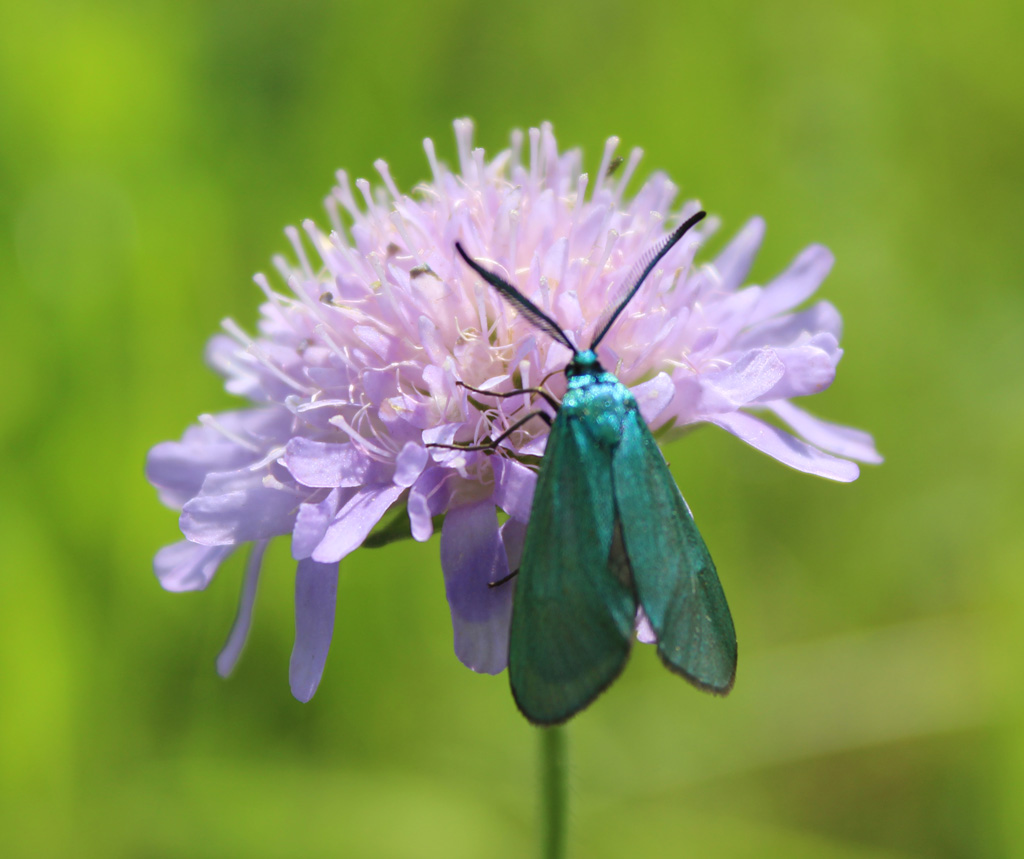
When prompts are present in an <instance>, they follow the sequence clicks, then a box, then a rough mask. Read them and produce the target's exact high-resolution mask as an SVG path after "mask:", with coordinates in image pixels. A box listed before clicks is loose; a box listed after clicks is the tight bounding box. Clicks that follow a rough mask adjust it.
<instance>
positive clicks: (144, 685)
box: [0, 0, 1024, 857]
mask: <svg viewBox="0 0 1024 859" xmlns="http://www.w3.org/2000/svg"><path fill="white" fill-rule="evenodd" d="M1021 21H1022V17H1021V13H1020V8H1019V3H1015V2H1008V0H1007V2H998V0H989V2H981V3H971V4H968V3H966V2H964V3H953V2H930V3H926V2H908V3H899V4H892V3H886V2H855V3H846V4H820V3H814V2H792V0H780V2H774V3H763V4H761V3H758V4H754V3H742V2H718V3H699V4H698V3H682V4H681V3H678V2H638V3H633V4H626V3H622V2H606V0H597V2H588V3H558V2H550V1H549V2H538V0H529V2H519V3H517V4H514V5H513V4H481V3H473V2H468V0H439V2H431V3H421V2H391V3H379V2H378V3H369V2H359V3H345V2H334V3H327V2H300V3H287V2H283V0H281V2H258V1H257V2H249V3H246V4H241V3H212V2H211V3H203V2H171V0H158V2H141V3H140V2H103V0H93V2H82V3H75V2H46V0H39V2H35V3H33V4H21V3H15V2H11V0H8V2H6V3H3V4H2V6H0V263H2V265H0V272H2V277H0V289H2V299H3V303H2V311H0V367H2V368H3V377H4V378H3V384H2V391H3V402H4V405H3V408H2V417H0V445H2V448H0V449H2V453H3V462H2V485H0V553H2V556H3V562H2V563H3V573H2V577H0V791H2V796H0V854H2V855H4V856H62V855H67V856H71V855H74V856H129V857H134V856H145V857H176V856H182V857H185V856H188V857H193V856H230V855H239V856H249V857H264V856H267V857H270V856H299V855H301V856H328V855H336V856H353V857H364V856H365V857H406V856H444V857H481V856H487V857H522V856H530V855H534V838H535V831H534V829H535V795H536V790H535V743H536V737H535V735H534V734H535V732H534V730H533V729H531V728H530V727H529V726H528V725H527V724H526V722H525V721H524V720H523V719H522V718H521V717H520V716H519V714H518V713H517V711H516V710H515V707H514V706H513V704H512V701H511V699H510V696H509V694H508V690H507V683H506V678H505V677H504V676H501V677H496V678H493V677H483V676H476V675H473V674H472V673H471V672H469V671H467V670H466V669H464V668H463V667H461V665H460V664H459V663H458V662H457V661H456V659H455V657H454V655H453V654H452V649H451V628H450V621H449V617H448V611H447V606H446V603H445V599H444V589H443V586H442V581H441V573H440V567H439V563H438V547H437V539H436V537H435V539H434V540H433V541H432V542H431V543H429V544H426V545H419V544H412V543H409V544H401V545H399V546H392V547H389V548H387V549H383V550H378V551H370V550H365V551H362V552H359V553H357V554H356V555H354V556H353V557H351V558H350V559H349V560H347V561H346V562H345V563H344V564H343V567H342V580H341V585H340V590H339V602H338V622H337V628H336V633H335V640H334V645H333V649H332V652H331V655H330V658H329V660H328V664H327V670H326V673H325V676H324V681H323V684H322V686H321V688H320V691H319V693H318V694H317V696H316V698H315V699H314V700H313V702H312V703H310V704H308V705H301V704H299V703H297V702H296V701H294V700H293V699H292V698H291V696H290V694H289V691H288V683H287V665H288V657H289V652H290V649H291V639H292V632H293V631H292V624H293V616H292V581H291V580H292V576H293V569H294V565H293V563H292V562H291V561H290V560H289V559H288V548H287V541H279V542H278V543H277V544H276V545H275V546H274V548H273V550H272V551H271V553H270V554H269V556H268V561H267V566H266V569H267V573H266V574H265V576H264V578H263V582H262V585H263V588H262V591H261V593H260V597H259V600H258V603H257V607H256V620H255V624H254V630H253V634H252V636H251V639H250V643H249V648H248V651H247V653H246V655H245V657H244V658H243V660H242V662H241V664H240V666H239V669H238V670H237V672H236V674H235V676H234V677H233V678H232V679H231V680H230V681H227V682H224V681H222V680H220V679H219V678H218V677H217V676H216V675H215V673H214V665H213V662H214V658H215V656H216V653H217V651H218V650H219V648H220V646H221V644H222V642H223V640H224V637H225V636H226V634H227V631H228V628H229V626H230V623H231V620H232V617H233V615H234V610H235V603H236V598H237V593H238V588H239V580H240V572H241V569H240V566H241V565H240V561H239V559H234V560H232V561H231V562H230V563H229V564H228V565H227V566H226V567H225V568H224V569H223V570H222V571H221V573H220V574H219V575H218V576H217V578H216V580H215V581H214V583H213V584H212V586H211V587H210V588H209V590H208V591H206V592H204V593H200V594H185V595H170V594H167V593H164V592H163V591H161V589H160V588H159V586H158V585H157V582H156V580H155V579H154V578H153V576H152V573H151V571H150V570H151V567H150V564H151V558H152V555H153V553H154V552H155V550H156V549H157V548H159V547H160V546H162V545H164V544H166V543H169V542H171V541H173V540H175V539H177V537H176V535H177V527H176V525H177V523H176V516H175V515H174V514H173V513H171V512H170V511H168V510H166V509H165V508H163V507H161V505H160V504H159V503H158V501H157V499H156V496H155V493H154V492H153V490H152V489H151V488H150V487H149V486H148V485H147V484H146V482H145V480H144V479H143V475H142V465H143V460H144V456H145V453H146V450H147V449H148V448H149V447H150V446H151V445H153V444H155V443H156V442H158V441H161V440H164V439H169V438H177V437H179V435H180V433H181V432H182V430H183V429H184V427H185V426H186V424H188V423H191V422H193V421H194V419H195V417H196V415H198V414H199V413H202V412H207V411H216V410H219V409H224V408H229V407H232V405H233V402H232V400H231V398H229V397H228V396H227V395H226V394H225V393H223V391H222V389H221V383H220V380H219V379H218V377H216V376H215V375H214V374H213V373H212V372H211V371H209V370H208V369H206V368H205V367H204V365H203V363H202V350H203V346H204V343H205V341H206V339H207V337H208V336H209V335H210V334H211V333H213V332H214V331H215V330H216V329H217V327H218V325H219V322H220V320H221V319H222V318H223V317H225V316H229V315H230V316H233V317H234V318H236V319H237V320H239V321H240V322H241V323H242V324H243V325H244V326H247V327H251V326H252V323H253V322H254V320H255V318H256V307H257V304H258V301H259V293H258V291H257V289H256V288H255V286H254V285H253V284H252V282H251V280H250V276H251V274H252V273H253V272H255V271H257V270H265V271H269V270H270V262H269V260H270V256H271V255H272V254H273V253H277V252H287V244H286V241H285V239H284V236H283V235H282V232H281V231H282V228H283V227H284V226H285V225H286V224H297V223H300V222H301V220H302V219H303V218H306V217H313V218H315V219H317V220H318V221H319V222H320V223H326V218H325V217H324V216H323V214H322V208H321V200H322V198H323V197H324V196H325V195H326V193H327V192H328V190H329V188H330V186H331V184H332V182H333V171H334V170H335V169H336V168H338V167H345V168H347V169H348V170H349V171H350V172H351V173H352V174H355V175H358V176H369V177H372V176H373V175H374V171H373V168H372V163H373V160H374V159H375V158H379V157H382V158H385V159H387V161H388V162H389V164H390V165H391V169H392V172H393V174H394V175H395V177H396V179H397V181H398V182H399V184H400V186H401V187H402V188H404V189H410V188H411V187H412V186H413V184H414V183H416V182H418V181H419V180H421V179H424V178H426V177H427V176H428V168H427V164H426V160H425V157H424V155H423V151H422V147H421V140H422V138H423V137H425V136H430V137H432V138H433V139H434V140H435V142H436V143H437V145H438V148H439V151H440V153H441V154H442V156H443V157H444V159H445V160H446V161H448V163H449V164H451V163H452V162H453V160H454V142H453V137H452V132H451V120H452V119H454V118H455V117H459V116H471V117H473V118H474V119H475V120H476V122H477V140H478V142H479V143H480V144H481V145H483V146H485V147H486V148H487V149H488V151H489V152H491V153H493V152H496V151H497V150H498V149H500V148H502V147H503V146H504V145H505V143H506V141H507V139H508V133H509V131H510V130H511V129H512V128H513V127H523V128H525V127H528V126H529V125H535V124H537V123H538V122H540V121H542V120H551V121H552V122H553V123H554V125H555V131H556V134H557V136H558V140H559V143H560V144H561V145H562V146H563V147H569V146H576V145H578V146H582V147H583V149H584V151H585V153H586V158H587V165H588V167H589V169H590V170H591V171H593V170H595V169H596V166H597V162H598V160H599V158H600V152H601V146H602V144H603V141H604V139H605V138H606V137H607V136H609V135H611V134H617V135H619V136H621V137H622V139H623V149H624V150H625V151H628V148H629V147H631V146H634V145H640V146H643V147H644V148H645V150H646V153H647V155H646V157H645V160H644V162H643V165H642V169H641V174H645V173H647V172H650V171H651V170H653V169H658V168H660V169H665V170H667V171H668V172H669V173H670V175H671V176H672V178H673V179H674V180H675V181H676V183H678V184H679V185H681V187H682V189H683V194H684V195H685V196H687V197H699V198H700V199H701V200H702V202H703V203H704V204H705V206H706V207H707V208H708V209H709V210H710V211H711V212H713V213H716V214H718V215H719V216H720V217H721V218H722V219H723V222H724V227H723V231H722V233H721V236H722V238H724V237H725V236H728V235H731V234H732V233H733V232H735V231H736V230H737V229H739V227H740V226H741V225H742V224H743V223H744V221H745V220H746V219H747V218H748V217H749V216H750V215H753V214H761V215H764V216H765V218H766V219H767V222H768V236H767V239H766V243H765V246H764V250H763V253H762V255H761V256H760V258H759V260H758V263H757V266H756V268H755V271H754V273H753V274H754V277H753V279H754V280H755V282H763V281H764V280H765V279H767V278H768V277H770V276H772V275H773V274H775V273H777V272H778V271H779V270H781V268H782V267H783V266H784V265H785V264H786V263H787V262H788V261H789V260H790V259H791V258H792V257H793V256H794V255H795V254H796V253H797V252H798V251H800V250H801V249H802V248H803V247H805V246H806V245H807V244H809V243H811V242H812V241H820V242H824V243H825V244H827V245H829V246H830V247H831V248H832V249H833V250H834V252H835V254H836V257H837V265H836V268H835V270H834V272H833V274H832V275H831V276H830V277H829V279H828V280H827V282H826V284H825V287H824V289H823V292H822V295H823V296H824V297H826V298H828V299H830V300H831V301H833V302H834V303H835V304H836V305H837V306H838V307H839V309H840V310H841V311H842V313H843V315H844V319H845V322H846V333H845V337H844V342H843V345H844V347H846V350H847V353H846V357H845V359H844V360H843V363H842V365H841V368H840V374H839V377H838V379H837V382H836V384H835V385H834V387H833V388H832V389H831V390H830V391H829V392H828V393H827V394H825V395H824V396H821V397H816V398H815V401H814V402H813V404H811V407H812V409H813V410H814V411H816V412H817V413H818V414H821V415H823V416H825V417H828V418H831V419H834V420H837V421H840V422H843V423H849V424H853V425H857V426H861V427H863V428H865V429H869V430H871V431H872V432H873V433H875V435H876V439H877V441H878V444H879V448H880V450H881V451H882V453H883V454H884V455H885V456H886V458H887V461H886V463H885V464H884V465H883V466H881V467H878V468H872V467H866V468H864V469H863V473H862V476H861V478H860V480H859V481H857V482H856V483H854V484H852V485H837V484H830V483H828V482H826V481H823V480H820V479H817V478H813V477H809V476H806V475H803V474H799V473H796V472H793V471H790V470H788V469H786V468H785V467H783V466H780V465H778V464H777V463H775V462H773V461H771V460H769V459H768V458H766V457H764V456H762V455H760V454H758V453H756V452H754V451H752V450H750V449H748V448H746V447H745V446H744V445H743V444H742V443H741V442H739V441H737V440H735V439H733V438H732V437H729V436H727V435H726V434H725V433H722V432H720V431H717V430H714V429H704V430H701V431H700V432H697V433H694V434H692V435H691V436H688V437H687V438H686V439H685V440H683V441H681V442H678V443H676V444H675V445H674V446H672V447H671V448H670V453H669V455H670V458H671V459H672V462H673V469H674V471H675V472H676V475H677V478H678V479H679V481H680V485H681V487H682V489H683V491H684V493H685V494H686V496H687V498H688V500H689V502H690V504H691V506H692V507H693V509H694V510H695V511H697V517H698V520H699V521H700V523H701V528H702V530H703V532H704V535H705V538H706V539H707V542H708V544H709V545H710V546H711V547H712V550H713V552H714V554H715V558H716V561H717V564H718V567H719V570H720V572H721V575H722V579H723V582H724V584H725V587H726V590H727V592H728V594H729V599H730V602H731V605H732V609H733V613H734V617H735V619H736V626H737V629H738V630H739V634H740V651H741V658H740V672H739V677H738V681H737V684H736V689H735V691H734V692H733V694H732V695H731V696H730V697H729V698H727V699H724V700H718V699H713V698H710V697H708V696H703V695H700V694H697V693H696V692H694V691H693V690H692V689H691V688H690V687H689V686H688V685H687V684H686V683H683V682H680V681H679V680H678V679H677V678H675V677H673V676H671V675H669V674H668V673H667V672H665V671H664V670H663V669H662V668H661V667H660V665H659V664H658V662H657V659H656V658H655V656H654V654H653V653H652V652H651V651H650V649H649V648H639V649H638V651H637V652H636V653H635V654H634V658H633V660H632V663H631V665H630V667H629V669H628V670H627V672H626V673H625V675H624V676H623V677H622V678H621V680H620V681H619V682H618V683H617V684H616V685H615V686H614V687H613V688H612V690H611V691H610V692H609V693H608V694H606V695H605V696H604V697H602V698H601V699H600V701H599V702H598V703H597V704H596V705H595V706H593V707H592V708H591V709H589V710H588V711H587V712H586V713H584V714H583V715H582V716H580V717H579V718H577V719H576V720H575V721H574V722H573V723H572V724H571V730H570V741H571V753H572V785H571V791H572V795H571V802H572V833H571V837H572V844H573V849H574V853H573V855H574V856H576V857H605V856H608V857H618V856H624V855H647V856H690V855H693V856H714V857H747V856H750V857H765V856H770V857H774V856H780V857H803V856H807V857H833V856H835V857H861V856H863V857H867V856H885V857H900V856H907V857H909V856H939V857H960V856H964V857H967V856H970V857H975V856H979V857H988V856H993V857H994V856H1012V855H1024V803H1022V799H1024V692H1022V682H1021V678H1022V659H1021V656H1022V651H1024V648H1022V644H1021V627H1022V618H1024V612H1022V609H1024V576H1022V575H1021V573H1022V568H1024V536H1022V533H1024V532H1022V528H1021V524H1020V522H1021V518H1022V514H1024V497H1022V493H1021V490H1020V481H1021V476H1022V472H1024V469H1022V466H1024V442H1022V433H1021V427H1022V426H1024V385H1022V380H1021V376H1022V371H1024V363H1022V361H1021V344H1022V339H1024V338H1022V319H1024V317H1022V311H1024V289H1022V286H1021V272H1022V271H1024V253H1022V251H1021V239H1020V237H1019V235H1020V230H1021V224H1022V222H1024V166H1022V165H1024V158H1022V155H1024V67H1022V60H1021V57H1022V52H1021V49H1020V44H1021V37H1022V36H1024V27H1022V25H1021ZM721 240H722V239H721V238H719V239H716V244H718V243H720V242H721ZM713 250H714V246H712V248H711V249H710V252H713ZM705 258H708V257H707V256H705Z"/></svg>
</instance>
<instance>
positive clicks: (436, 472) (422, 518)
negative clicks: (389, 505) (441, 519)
mask: <svg viewBox="0 0 1024 859" xmlns="http://www.w3.org/2000/svg"><path fill="white" fill-rule="evenodd" d="M453 473H454V472H451V471H449V470H448V469H446V468H440V467H432V468H428V469H427V470H426V471H424V472H423V473H422V474H421V475H420V476H419V479H417V481H416V482H415V483H414V484H413V485H412V487H411V488H410V489H409V501H408V502H407V504H406V508H407V510H408V512H409V529H410V531H411V533H412V538H413V539H414V540H417V541H419V542H420V543H422V542H424V541H425V540H429V539H430V538H431V537H432V536H433V534H434V517H435V516H439V515H440V514H441V513H443V512H444V511H445V510H447V509H448V504H449V503H450V502H451V489H449V483H448V478H449V477H451V476H452V474H453Z"/></svg>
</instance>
